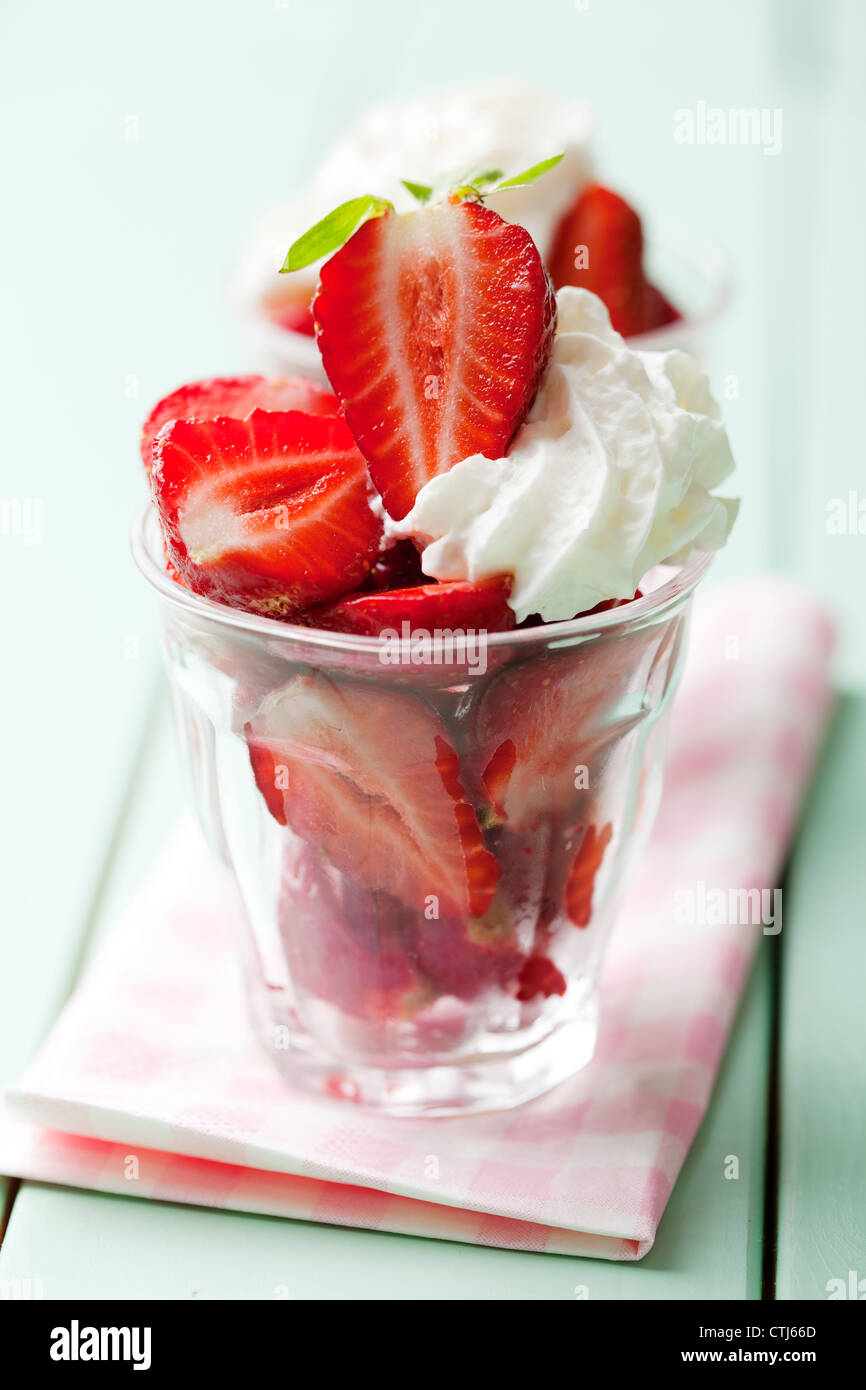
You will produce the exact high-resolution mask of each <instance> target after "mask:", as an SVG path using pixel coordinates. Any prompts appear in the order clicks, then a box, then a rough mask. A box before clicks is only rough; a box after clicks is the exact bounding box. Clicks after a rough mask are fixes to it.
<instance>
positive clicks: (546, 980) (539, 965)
mask: <svg viewBox="0 0 866 1390" xmlns="http://www.w3.org/2000/svg"><path fill="white" fill-rule="evenodd" d="M565 990H566V983H565V976H564V975H563V974H562V971H561V970H558V969H557V968H556V966H555V965H554V963H553V961H552V960H550V959H549V957H548V956H530V957H529V959H528V960H527V961H524V964H523V967H522V969H521V971H520V975H519V977H518V984H517V998H518V999H520V1000H522V1001H523V1002H524V1003H526V1002H528V1001H529V1000H530V999H535V998H536V997H537V996H538V995H539V994H541V995H544V997H545V998H546V999H549V998H550V996H551V995H552V994H565Z"/></svg>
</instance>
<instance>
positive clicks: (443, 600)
mask: <svg viewBox="0 0 866 1390" xmlns="http://www.w3.org/2000/svg"><path fill="white" fill-rule="evenodd" d="M510 587H511V585H510V582H509V581H508V580H501V579H493V580H485V581H483V582H481V583H478V584H469V583H464V582H462V581H455V582H453V583H448V584H423V585H420V586H419V587H415V588H411V589H392V590H390V591H389V592H387V593H379V594H360V595H357V596H356V595H349V597H348V598H344V599H341V600H340V601H339V603H335V604H333V605H331V606H330V607H326V608H318V609H315V610H312V611H311V613H310V615H309V617H310V620H311V621H312V622H313V623H314V624H315V626H316V627H325V628H331V629H332V630H334V631H336V632H355V633H358V634H361V635H363V636H366V637H378V636H379V634H380V633H381V632H384V631H392V632H397V633H401V634H402V632H403V624H404V623H408V625H409V626H408V628H407V631H410V630H411V631H416V630H418V629H422V630H423V631H426V632H430V633H436V632H443V631H449V632H452V631H460V632H466V631H469V630H472V631H473V632H481V633H484V632H507V631H509V630H510V629H511V628H513V627H514V611H513V609H511V608H509V607H508V593H509V590H510Z"/></svg>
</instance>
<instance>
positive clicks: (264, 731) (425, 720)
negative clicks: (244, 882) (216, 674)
mask: <svg viewBox="0 0 866 1390" xmlns="http://www.w3.org/2000/svg"><path fill="white" fill-rule="evenodd" d="M245 732H246V735H247V742H248V745H249V750H250V761H251V763H252V768H253V773H254V776H255V778H256V781H257V783H258V786H259V789H260V791H261V793H262V795H263V796H264V798H265V801H266V803H267V805H268V808H269V810H270V811H271V814H272V815H274V816H275V818H276V819H277V820H278V821H279V822H280V824H284V825H285V824H287V825H289V826H291V828H292V829H293V830H294V831H295V833H296V834H297V835H299V836H301V838H302V839H305V840H310V841H311V842H313V843H314V844H318V845H320V846H321V847H322V848H323V849H324V851H325V852H326V853H327V854H328V855H329V856H330V859H331V861H332V862H333V864H334V865H335V866H336V867H337V868H338V869H340V870H341V871H342V872H344V873H347V874H350V875H352V876H353V877H355V878H357V879H358V880H359V881H360V882H361V883H363V884H364V885H365V886H366V887H367V888H368V889H370V890H372V891H379V890H381V891H384V892H387V893H389V894H390V895H391V896H393V897H397V898H399V899H400V900H401V901H402V902H404V903H406V904H408V905H409V906H410V907H413V908H415V909H416V910H420V911H424V910H425V909H427V908H429V906H430V904H431V902H432V901H433V900H438V908H439V910H440V911H441V912H442V913H443V914H446V913H454V914H456V915H458V916H477V917H481V916H483V915H484V913H485V912H486V911H487V908H488V907H489V906H490V902H491V899H492V897H493V892H494V889H495V887H496V880H497V878H498V876H499V865H498V864H497V862H496V859H495V858H494V856H493V855H492V854H491V853H490V851H489V850H487V849H485V847H484V843H483V840H482V837H481V830H480V828H479V825H478V820H477V817H476V815H475V811H474V809H473V807H472V806H471V805H470V804H469V802H468V801H467V800H466V797H465V795H464V792H463V787H462V785H461V783H460V765H459V763H458V760H457V754H456V753H455V751H454V748H453V746H452V744H451V742H450V739H449V736H448V732H447V730H446V728H445V725H444V724H443V723H442V721H441V719H440V718H439V716H438V715H437V714H436V712H435V711H434V710H433V709H432V708H431V707H430V706H429V705H427V704H426V702H424V701H422V700H420V699H417V698H416V697H414V696H412V695H407V694H403V693H401V692H397V691H393V690H379V689H375V688H373V687H368V686H363V685H346V684H343V685H337V684H335V683H334V682H332V681H330V680H328V679H327V678H326V677H325V676H322V675H318V674H314V673H307V674H301V675H297V676H295V677H294V678H293V679H292V680H290V681H289V682H288V684H286V685H284V686H283V687H282V688H281V689H280V690H277V691H274V692H273V694H271V695H269V696H268V697H267V698H266V699H265V701H264V702H263V704H262V705H261V707H260V708H259V710H258V712H257V713H256V714H255V716H254V717H253V719H252V720H251V721H250V722H249V723H248V724H247V726H246V730H245Z"/></svg>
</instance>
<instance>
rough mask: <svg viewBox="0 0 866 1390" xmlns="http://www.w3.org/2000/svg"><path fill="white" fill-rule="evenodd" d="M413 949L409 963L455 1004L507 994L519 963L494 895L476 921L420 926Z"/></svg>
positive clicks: (498, 899) (506, 919) (509, 929)
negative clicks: (486, 992)
mask: <svg viewBox="0 0 866 1390" xmlns="http://www.w3.org/2000/svg"><path fill="white" fill-rule="evenodd" d="M412 948H413V956H414V958H415V959H416V960H417V962H418V964H419V965H420V967H421V969H422V970H423V971H424V972H425V974H426V975H427V976H428V977H429V978H430V979H431V980H432V981H433V982H434V984H436V985H437V986H438V988H439V989H440V990H442V991H443V992H444V993H446V994H453V995H455V996H456V997H457V998H458V999H474V998H475V997H476V995H478V994H480V993H481V992H482V991H483V990H489V989H506V988H507V987H508V985H509V983H510V982H511V981H512V980H513V979H514V978H515V977H516V975H517V973H518V971H519V970H520V966H521V962H522V960H523V956H522V955H521V954H520V951H519V950H518V948H517V944H516V941H515V938H514V930H513V926H512V923H511V920H510V918H509V915H508V912H507V910H506V909H505V906H504V904H503V902H502V899H501V897H500V896H499V894H497V896H496V898H494V900H493V903H492V904H491V906H490V907H489V908H488V910H487V912H486V913H485V915H484V916H483V917H481V918H463V919H460V918H455V917H446V918H444V919H442V920H440V921H428V920H427V919H426V918H425V919H423V920H421V921H420V922H419V924H418V926H417V928H416V930H415V934H414V936H413V938H412Z"/></svg>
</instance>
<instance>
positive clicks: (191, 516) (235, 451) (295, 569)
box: [151, 410, 382, 618]
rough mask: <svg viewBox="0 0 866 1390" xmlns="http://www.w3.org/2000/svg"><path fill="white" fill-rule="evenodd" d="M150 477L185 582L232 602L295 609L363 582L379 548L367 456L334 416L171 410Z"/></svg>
mask: <svg viewBox="0 0 866 1390" xmlns="http://www.w3.org/2000/svg"><path fill="white" fill-rule="evenodd" d="M151 487H152V491H153V495H154V500H155V502H156V505H157V509H158V511H159V518H160V523H161V525H162V530H163V536H164V539H165V542H166V548H167V552H168V557H169V560H170V561H171V563H172V565H173V566H174V568H175V569H176V570H177V571H178V572H179V573H180V575H181V576H182V578H183V581H184V583H185V584H186V585H188V587H189V588H190V589H193V590H194V591H195V592H196V593H198V594H203V595H205V596H206V597H208V598H212V599H216V600H217V601H219V602H222V603H226V604H229V605H230V606H232V607H234V608H244V609H248V610H250V611H252V612H257V613H263V614H267V615H270V616H272V617H280V618H285V617H291V616H292V615H293V614H295V613H296V612H297V611H298V610H300V609H301V608H303V607H306V606H308V605H310V604H314V603H319V602H324V601H325V600H327V599H333V598H337V597H339V595H341V594H344V593H347V592H349V591H350V590H353V589H356V588H357V587H358V585H359V584H360V583H361V581H362V580H363V578H364V576H365V575H366V573H367V571H368V570H369V568H370V565H371V564H372V562H373V559H374V557H375V556H376V554H377V553H378V550H379V545H380V540H381V531H382V527H381V522H380V520H379V519H378V518H377V517H376V516H375V514H374V512H373V511H372V509H371V507H370V505H369V501H368V497H367V477H366V469H365V467H364V460H363V458H362V457H361V455H360V454H359V452H358V450H357V448H356V447H355V442H354V440H353V439H352V436H351V433H350V431H349V429H348V427H347V425H346V424H345V422H344V421H343V420H342V418H340V417H338V416H330V417H326V416H314V415H306V414H302V413H301V412H300V411H296V410H292V411H265V410H254V411H253V412H252V414H251V415H250V416H249V417H248V418H247V419H246V420H237V419H229V418H228V417H223V418H220V419H216V420H175V421H173V422H172V423H170V424H168V425H165V426H164V427H163V429H162V430H161V431H160V433H159V435H158V436H157V439H156V443H155V446H154V467H153V472H152V474H151Z"/></svg>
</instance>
